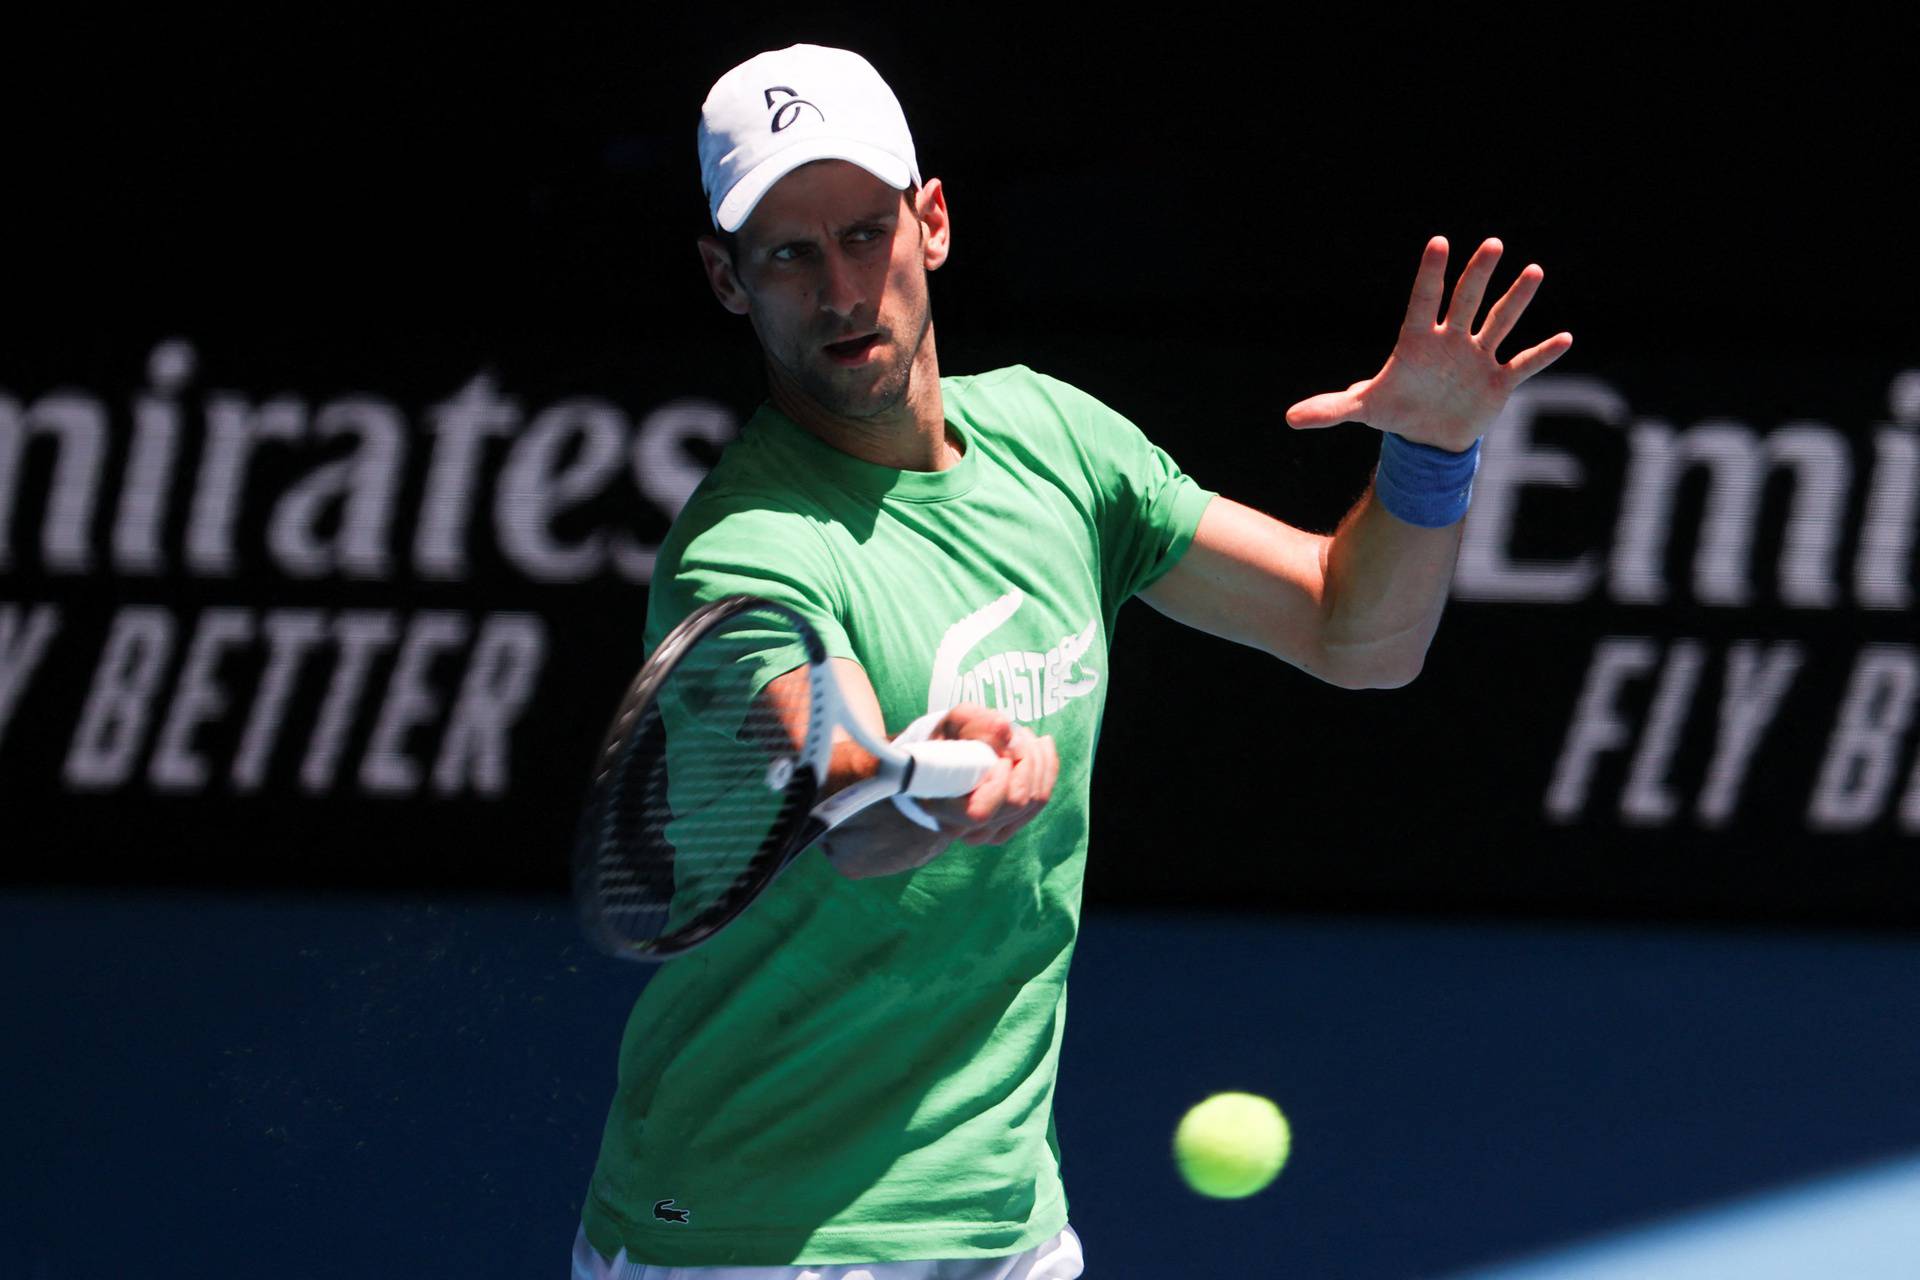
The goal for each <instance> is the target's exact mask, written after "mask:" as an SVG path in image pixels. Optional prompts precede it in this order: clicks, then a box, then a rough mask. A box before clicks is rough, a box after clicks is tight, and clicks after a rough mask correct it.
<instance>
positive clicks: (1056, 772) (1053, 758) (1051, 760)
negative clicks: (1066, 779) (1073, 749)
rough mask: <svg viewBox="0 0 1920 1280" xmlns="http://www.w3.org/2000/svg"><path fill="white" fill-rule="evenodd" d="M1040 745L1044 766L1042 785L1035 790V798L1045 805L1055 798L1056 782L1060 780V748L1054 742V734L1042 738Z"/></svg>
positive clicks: (1041, 776) (1041, 777) (1042, 769)
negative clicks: (1054, 788)
mask: <svg viewBox="0 0 1920 1280" xmlns="http://www.w3.org/2000/svg"><path fill="white" fill-rule="evenodd" d="M1039 747H1040V754H1041V762H1042V768H1041V775H1040V785H1039V787H1038V788H1037V789H1036V790H1035V791H1034V799H1035V800H1037V801H1038V802H1039V803H1040V804H1042V805H1044V804H1046V803H1047V802H1048V801H1049V800H1051V799H1053V787H1054V784H1055V783H1056V782H1058V781H1060V748H1059V747H1058V746H1056V745H1055V744H1054V741H1053V735H1052V734H1048V735H1047V736H1046V737H1044V738H1042V739H1040V741H1039Z"/></svg>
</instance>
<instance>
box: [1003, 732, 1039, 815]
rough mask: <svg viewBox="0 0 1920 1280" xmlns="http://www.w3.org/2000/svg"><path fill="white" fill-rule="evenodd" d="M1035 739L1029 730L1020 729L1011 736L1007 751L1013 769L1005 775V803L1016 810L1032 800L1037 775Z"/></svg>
mask: <svg viewBox="0 0 1920 1280" xmlns="http://www.w3.org/2000/svg"><path fill="white" fill-rule="evenodd" d="M1034 742H1035V738H1034V736H1033V731H1032V730H1030V729H1021V730H1019V731H1018V732H1016V733H1015V734H1014V735H1013V745H1012V746H1010V747H1009V748H1008V750H1007V755H1008V758H1009V759H1011V760H1012V761H1013V768H1012V770H1011V771H1010V772H1009V773H1008V774H1007V803H1008V804H1010V805H1013V806H1015V807H1016V808H1024V807H1026V805H1028V804H1029V803H1031V802H1032V800H1033V787H1034V782H1035V780H1036V774H1037V773H1038V765H1037V762H1036V760H1035V758H1034V750H1033V743H1034Z"/></svg>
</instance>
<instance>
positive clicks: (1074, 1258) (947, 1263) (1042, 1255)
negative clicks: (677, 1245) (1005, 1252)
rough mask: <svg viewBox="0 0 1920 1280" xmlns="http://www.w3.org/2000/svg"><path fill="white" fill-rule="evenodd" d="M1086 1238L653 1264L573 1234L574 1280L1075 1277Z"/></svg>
mask: <svg viewBox="0 0 1920 1280" xmlns="http://www.w3.org/2000/svg"><path fill="white" fill-rule="evenodd" d="M1085 1265H1086V1264H1085V1263H1084V1262H1083V1261H1082V1260H1081V1257H1080V1237H1079V1236H1077V1235H1075V1234H1073V1228H1072V1227H1062V1228H1060V1234H1059V1235H1057V1236H1055V1237H1053V1239H1051V1240H1043V1241H1041V1242H1040V1243H1039V1244H1037V1245H1035V1246H1033V1248H1031V1249H1028V1250H1027V1251H1026V1252H1025V1253H1016V1254H1013V1255H1012V1256H1010V1257H1005V1258H946V1259H938V1258H936V1259H931V1260H929V1261H926V1262H842V1263H823V1264H821V1265H819V1266H812V1267H798V1266H795V1267H651V1266H648V1265H647V1264H646V1263H644V1262H629V1261H627V1251H626V1250H625V1249H622V1250H621V1251H620V1252H619V1253H617V1254H615V1255H614V1256H613V1257H611V1258H609V1257H607V1256H606V1255H605V1254H603V1253H601V1252H600V1251H599V1250H598V1249H595V1248H594V1247H593V1245H592V1244H591V1243H590V1242H589V1241H588V1240H587V1233H586V1230H585V1228H582V1229H581V1230H580V1231H578V1232H576V1233H575V1235H574V1237H573V1280H1074V1277H1075V1276H1078V1275H1079V1274H1080V1273H1081V1271H1082V1270H1083V1269H1084V1268H1085Z"/></svg>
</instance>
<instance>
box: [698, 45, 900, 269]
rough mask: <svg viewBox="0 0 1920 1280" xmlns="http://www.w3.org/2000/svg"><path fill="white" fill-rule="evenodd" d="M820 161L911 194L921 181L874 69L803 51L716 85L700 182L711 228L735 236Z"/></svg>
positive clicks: (703, 132)
mask: <svg viewBox="0 0 1920 1280" xmlns="http://www.w3.org/2000/svg"><path fill="white" fill-rule="evenodd" d="M814 160H847V161H851V162H852V163H854V164H857V165H859V166H860V167H861V168H862V169H865V170H866V171H867V172H868V173H871V174H872V175H873V176H874V177H876V178H878V179H880V181H882V182H884V183H886V184H887V185H888V186H890V187H893V188H894V189H895V190H899V191H904V190H906V189H907V187H908V186H910V185H911V186H917V185H919V182H920V165H919V163H918V161H917V160H915V158H914V154H913V135H912V134H911V133H909V132H908V131H907V116H906V113H905V112H904V111H902V110H901V109H900V100H899V99H898V98H896V97H894V96H893V90H892V89H889V88H888V87H887V82H886V81H885V80H882V79H881V78H880V73H879V72H878V71H875V70H874V69H873V64H872V63H870V62H868V61H867V60H866V59H865V58H863V57H861V56H860V55H859V54H857V53H849V52H848V51H847V50H845V49H828V48H824V47H822V46H820V45H817V44H796V45H793V46H791V47H790V48H786V49H777V50H774V51H772V52H769V53H762V54H756V55H755V56H754V57H751V58H748V59H747V60H746V61H745V62H743V63H741V64H740V65H739V66H737V67H735V68H734V69H733V70H731V71H729V72H727V74H725V75H723V76H721V77H720V78H719V79H718V80H717V81H715V82H714V85H713V89H712V90H711V91H710V92H709V93H708V94H707V100H706V102H705V103H704V104H703V105H702V106H701V108H700V183H701V185H702V186H704V187H705V188H706V191H707V209H708V211H709V212H710V213H712V215H713V225H714V226H716V227H718V228H719V229H720V230H722V231H737V230H739V229H740V224H741V223H743V222H745V221H746V220H747V216H748V215H749V214H751V213H752V212H753V208H754V206H755V205H757V204H759V203H760V197H762V196H764V195H766V194H767V192H768V190H769V189H771V188H772V186H773V184H774V183H776V182H778V181H780V179H782V178H784V177H786V176H787V175H788V174H789V173H791V172H793V171H794V170H795V169H797V168H799V167H800V166H801V165H803V164H808V163H810V162H812V161H814Z"/></svg>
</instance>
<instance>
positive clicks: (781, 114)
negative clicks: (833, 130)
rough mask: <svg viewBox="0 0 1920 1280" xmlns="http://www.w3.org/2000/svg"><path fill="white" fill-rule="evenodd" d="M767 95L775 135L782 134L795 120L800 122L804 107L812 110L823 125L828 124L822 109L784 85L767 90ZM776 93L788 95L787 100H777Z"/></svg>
mask: <svg viewBox="0 0 1920 1280" xmlns="http://www.w3.org/2000/svg"><path fill="white" fill-rule="evenodd" d="M765 93H766V99H767V110H769V111H772V112H773V131H774V132H775V133H778V132H780V131H781V130H782V129H784V128H786V127H787V126H788V125H790V124H792V123H793V122H794V121H795V120H798V119H799V118H800V108H802V107H808V108H810V109H811V110H812V111H813V114H815V115H816V116H819V117H820V122H821V123H822V124H825V123H826V120H827V116H826V113H825V112H824V111H822V110H820V108H818V107H816V106H814V105H813V104H812V103H811V102H808V101H807V100H806V99H805V98H803V97H801V96H800V95H799V94H798V93H796V92H795V91H793V90H792V89H789V88H787V87H786V86H785V85H783V84H776V85H774V86H772V87H771V88H769V89H767V90H766V91H765ZM776 93H783V94H785V95H786V98H785V100H784V101H781V100H777V99H775V98H774V96H773V95H774V94H776ZM776 102H777V103H778V107H777V109H776Z"/></svg>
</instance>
